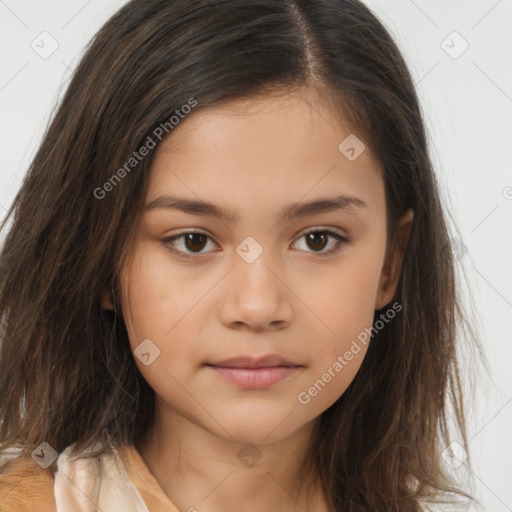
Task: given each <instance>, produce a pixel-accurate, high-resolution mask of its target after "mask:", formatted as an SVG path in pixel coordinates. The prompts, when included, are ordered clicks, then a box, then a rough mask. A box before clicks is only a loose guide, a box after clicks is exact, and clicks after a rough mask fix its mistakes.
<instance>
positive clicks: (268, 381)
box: [206, 354, 304, 389]
mask: <svg viewBox="0 0 512 512" xmlns="http://www.w3.org/2000/svg"><path fill="white" fill-rule="evenodd" d="M206 366H207V367H208V368H210V369H211V370H212V371H213V372H214V373H215V374H216V375H217V376H219V377H221V378H222V379H224V380H227V381H229V382H231V383H234V384H237V385H238V386H240V387H242V388H247V389H260V388H268V387H270V386H273V385H274V384H277V383H278V382H280V381H282V380H285V379H287V378H288V379H289V378H291V377H292V376H293V375H294V374H296V373H297V371H298V370H300V369H301V368H304V366H303V365H300V364H296V363H293V362H292V361H290V360H289V359H286V358H284V357H281V356H278V355H275V354H272V355H268V356H264V357H260V358H255V357H252V356H240V357H234V358H230V359H225V360H222V361H217V362H215V363H207V364H206Z"/></svg>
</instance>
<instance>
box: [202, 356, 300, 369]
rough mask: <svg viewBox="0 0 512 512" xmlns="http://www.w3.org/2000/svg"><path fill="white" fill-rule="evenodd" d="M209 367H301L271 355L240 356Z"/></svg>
mask: <svg viewBox="0 0 512 512" xmlns="http://www.w3.org/2000/svg"><path fill="white" fill-rule="evenodd" d="M208 365H209V366H223V367H227V368H270V367H275V366H301V365H298V364H295V363H293V362H292V361H290V360H289V359H286V358H285V357H281V356H279V355H277V354H270V355H267V356H263V357H253V356H238V357H231V358H229V359H223V360H222V361H216V362H215V363H208Z"/></svg>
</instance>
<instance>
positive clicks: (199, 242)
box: [162, 231, 213, 258]
mask: <svg viewBox="0 0 512 512" xmlns="http://www.w3.org/2000/svg"><path fill="white" fill-rule="evenodd" d="M211 240H212V239H211V237H209V236H208V235H206V234H205V233H199V232H197V231H187V232H185V233H180V234H178V235H174V236H171V237H169V238H166V239H165V240H162V244H163V245H164V247H165V248H166V249H168V250H169V251H171V252H172V253H174V254H178V255H179V256H182V257H184V258H190V257H192V258H193V257H194V255H201V254H204V253H207V252H209V251H204V249H205V247H206V246H207V245H208V242H209V241H211ZM212 243H213V241H212Z"/></svg>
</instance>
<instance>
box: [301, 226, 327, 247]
mask: <svg viewBox="0 0 512 512" xmlns="http://www.w3.org/2000/svg"><path fill="white" fill-rule="evenodd" d="M304 236H305V237H306V243H307V244H308V247H310V248H311V249H314V250H315V251H321V250H322V249H323V248H324V247H325V246H326V245H327V242H328V239H329V236H328V235H326V234H325V233H322V232H321V231H315V232H313V233H308V234H307V235H304Z"/></svg>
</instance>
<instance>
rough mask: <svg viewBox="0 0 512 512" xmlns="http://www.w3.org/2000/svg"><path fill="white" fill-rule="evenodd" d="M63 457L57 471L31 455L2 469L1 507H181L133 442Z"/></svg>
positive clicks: (149, 510)
mask: <svg viewBox="0 0 512 512" xmlns="http://www.w3.org/2000/svg"><path fill="white" fill-rule="evenodd" d="M70 450H71V447H68V448H66V449H65V450H64V451H63V452H62V453H61V454H60V455H59V457H58V459H57V461H56V463H55V465H56V466H57V471H56V472H55V473H54V474H53V478H52V476H51V473H50V472H49V471H50V470H44V469H42V468H40V467H39V466H38V465H37V464H36V463H35V462H34V460H32V458H31V457H29V456H22V457H19V458H16V459H14V460H13V461H11V463H10V465H9V467H8V468H7V471H6V472H4V473H0V511H2V512H3V511H5V512H97V511H98V512H118V511H119V512H164V511H165V512H179V510H178V508H177V507H176V506H175V505H174V504H173V503H172V502H171V501H170V500H169V498H168V497H167V496H166V494H165V493H164V492H163V490H162V488H161V487H160V485H159V484H158V482H157V481H156V479H155V477H154V476H153V475H152V474H151V472H150V470H149V468H148V467H147V465H146V463H145V462H144V460H143V459H142V457H141V455H140V454H139V452H138V451H137V449H136V448H135V446H133V445H128V446H124V447H121V448H119V449H117V450H116V449H115V448H114V446H112V445H110V449H109V451H107V452H105V453H104V454H102V455H101V456H100V457H97V458H93V459H84V458H81V459H77V460H76V461H73V460H71V459H70V458H69V452H70Z"/></svg>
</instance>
